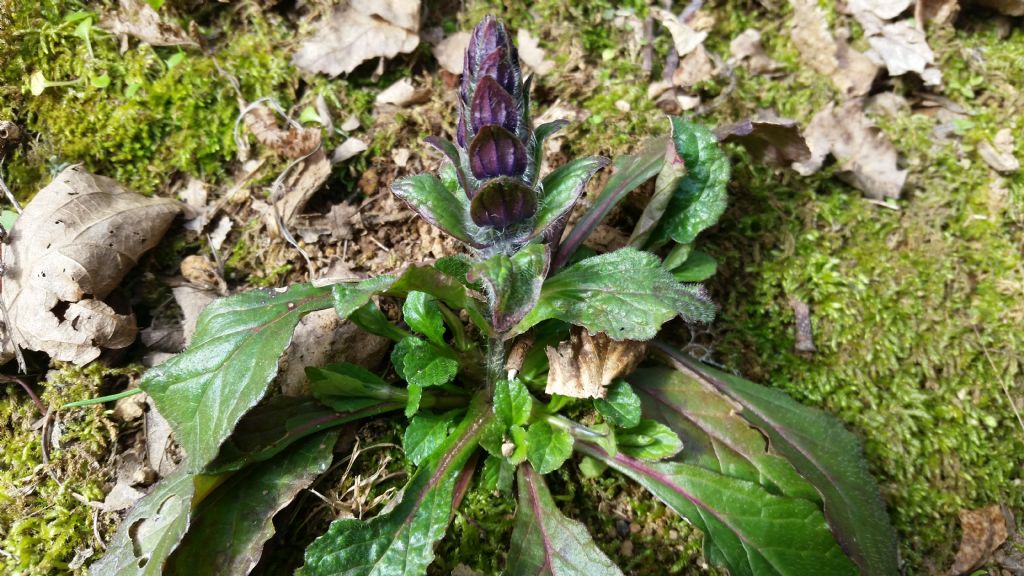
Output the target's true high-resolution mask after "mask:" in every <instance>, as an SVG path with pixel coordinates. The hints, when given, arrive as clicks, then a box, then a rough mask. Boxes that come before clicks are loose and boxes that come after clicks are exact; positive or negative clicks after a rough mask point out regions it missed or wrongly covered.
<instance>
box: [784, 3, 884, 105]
mask: <svg viewBox="0 0 1024 576" xmlns="http://www.w3.org/2000/svg"><path fill="white" fill-rule="evenodd" d="M790 4H791V5H792V6H793V24H792V26H793V28H792V30H790V38H791V39H792V40H793V44H794V45H795V46H796V48H797V50H798V51H799V52H800V56H801V58H803V60H804V62H806V63H807V64H808V65H809V66H810V67H811V68H813V69H814V70H815V71H817V72H818V73H820V74H824V75H826V76H829V77H830V78H831V79H832V83H833V84H835V85H836V87H837V88H838V89H839V90H840V91H841V92H842V93H843V94H845V95H847V96H863V95H864V94H867V93H868V92H869V91H870V90H871V85H872V84H873V83H874V80H875V76H877V74H878V67H877V66H876V65H875V64H874V63H873V62H872V61H871V59H869V58H868V57H867V56H865V55H864V54H861V53H860V52H858V51H856V50H854V49H853V48H850V46H849V44H847V43H846V41H845V40H844V39H837V38H834V37H833V36H832V33H831V32H830V31H829V28H828V21H827V20H826V19H825V13H824V12H823V11H822V10H821V8H820V7H819V6H818V4H817V2H816V1H815V0H790Z"/></svg>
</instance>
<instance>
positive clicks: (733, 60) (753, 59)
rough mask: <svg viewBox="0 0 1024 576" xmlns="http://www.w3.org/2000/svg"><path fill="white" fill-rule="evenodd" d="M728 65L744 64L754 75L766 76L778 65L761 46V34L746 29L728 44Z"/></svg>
mask: <svg viewBox="0 0 1024 576" xmlns="http://www.w3.org/2000/svg"><path fill="white" fill-rule="evenodd" d="M729 53H730V55H731V56H730V58H729V63H730V64H732V65H734V66H735V65H736V64H741V63H744V64H746V65H747V67H748V68H749V69H750V71H751V72H753V73H754V74H766V73H770V72H774V71H776V70H778V69H779V67H780V66H779V63H778V62H776V61H775V60H772V59H771V58H770V57H769V56H768V54H767V53H765V51H764V46H763V45H762V44H761V32H760V31H758V30H754V29H753V28H747V29H746V30H744V31H743V32H742V33H740V35H739V36H737V37H735V38H733V39H732V42H730V43H729Z"/></svg>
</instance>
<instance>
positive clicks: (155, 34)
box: [99, 0, 196, 46]
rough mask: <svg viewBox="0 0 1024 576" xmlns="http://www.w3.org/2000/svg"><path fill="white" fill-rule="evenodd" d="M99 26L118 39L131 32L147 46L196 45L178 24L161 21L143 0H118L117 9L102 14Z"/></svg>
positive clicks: (129, 34)
mask: <svg viewBox="0 0 1024 576" xmlns="http://www.w3.org/2000/svg"><path fill="white" fill-rule="evenodd" d="M99 27H100V28H103V29H104V30H107V31H108V32H110V33H111V34H114V35H115V36H119V37H121V38H122V39H123V38H124V37H125V36H134V37H135V38H138V39H139V40H141V41H143V42H145V43H146V44H149V45H150V46H195V45H196V43H195V42H194V41H193V40H192V39H191V38H189V36H188V33H186V32H185V31H184V30H183V29H182V28H181V26H178V25H177V24H171V23H169V22H164V21H163V20H162V19H161V18H160V14H159V13H157V11H156V10H154V9H153V7H152V6H150V5H149V3H147V2H145V1H144V0H120V2H119V3H118V9H117V11H116V12H112V13H110V14H107V15H106V16H104V17H103V18H102V19H101V20H100V23H99ZM122 45H124V41H123V40H122Z"/></svg>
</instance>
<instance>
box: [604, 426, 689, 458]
mask: <svg viewBox="0 0 1024 576" xmlns="http://www.w3.org/2000/svg"><path fill="white" fill-rule="evenodd" d="M616 441H617V446H618V449H619V450H620V451H622V452H623V453H625V454H628V455H630V456H632V457H633V458H639V459H641V460H650V461H657V460H662V459H665V458H671V457H672V456H675V455H676V454H678V453H679V451H680V450H682V449H683V442H682V440H680V439H679V436H678V435H677V434H676V433H675V432H673V431H672V429H671V428H669V427H668V426H666V425H664V424H662V423H661V422H655V421H654V420H641V421H640V424H638V425H636V426H634V427H632V428H629V429H627V430H619V432H618V433H617V434H616ZM605 450H607V448H605Z"/></svg>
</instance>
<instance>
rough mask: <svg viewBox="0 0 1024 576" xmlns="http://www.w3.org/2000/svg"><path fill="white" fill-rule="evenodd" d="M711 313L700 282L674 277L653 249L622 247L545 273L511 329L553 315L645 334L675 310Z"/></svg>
mask: <svg viewBox="0 0 1024 576" xmlns="http://www.w3.org/2000/svg"><path fill="white" fill-rule="evenodd" d="M714 314H715V307H714V305H713V304H712V303H711V301H710V300H709V299H708V297H707V296H706V295H705V293H704V290H703V288H701V287H700V286H696V285H688V284H681V283H680V282H678V281H677V280H676V279H675V278H673V277H672V274H671V273H669V271H668V270H665V269H664V268H663V267H662V265H661V261H660V260H658V257H657V256H655V255H654V254H651V253H649V252H641V251H639V250H636V249H633V248H623V249H621V250H616V251H615V252H609V253H608V254H602V255H600V256H594V257H592V258H587V259H586V260H583V261H581V262H578V263H576V264H574V265H572V266H570V267H569V268H566V269H565V270H563V271H562V272H560V273H558V274H556V275H555V276H553V277H551V278H549V279H548V280H547V281H546V282H545V283H544V287H543V288H542V289H541V295H540V299H539V300H538V301H537V305H536V306H534V308H533V310H531V311H530V313H529V314H527V315H526V317H525V318H523V320H522V321H521V322H519V324H518V325H516V327H515V328H513V329H512V334H513V335H514V334H521V333H523V332H525V331H526V330H528V329H529V328H530V327H531V326H533V325H535V324H537V323H539V322H541V321H543V320H547V319H549V318H557V319H559V320H562V321H565V322H569V323H571V324H575V325H578V326H583V327H584V328H586V329H587V330H589V331H590V332H591V333H595V332H604V333H606V334H608V336H610V337H611V338H613V339H615V340H650V339H651V338H653V337H654V335H655V334H657V333H658V329H659V328H660V327H661V325H662V324H664V323H665V322H667V321H669V320H671V319H672V318H674V317H675V316H677V315H681V316H683V318H685V319H686V320H688V321H691V322H693V321H701V322H707V321H710V320H711V319H712V318H713V317H714Z"/></svg>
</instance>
